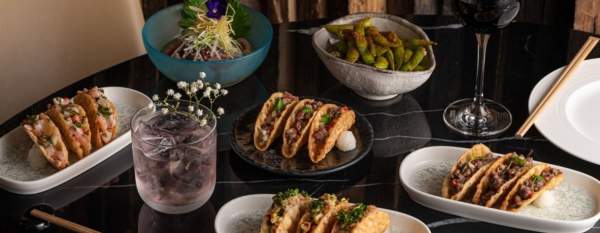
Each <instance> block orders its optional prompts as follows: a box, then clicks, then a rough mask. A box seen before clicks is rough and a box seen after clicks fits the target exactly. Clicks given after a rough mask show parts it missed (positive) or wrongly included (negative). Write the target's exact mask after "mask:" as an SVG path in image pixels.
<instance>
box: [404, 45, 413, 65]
mask: <svg viewBox="0 0 600 233" xmlns="http://www.w3.org/2000/svg"><path fill="white" fill-rule="evenodd" d="M413 53H414V52H413V50H412V49H408V48H405V49H404V61H403V63H406V62H408V61H410V58H411V57H412V55H413Z"/></svg>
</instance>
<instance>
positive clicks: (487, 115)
mask: <svg viewBox="0 0 600 233" xmlns="http://www.w3.org/2000/svg"><path fill="white" fill-rule="evenodd" d="M443 118H444V123H446V126H448V128H450V129H452V130H453V131H455V132H457V133H460V134H462V135H466V136H475V137H489V136H494V135H498V134H500V133H502V132H504V131H506V130H507V129H508V127H510V124H511V123H512V115H511V114H510V111H508V109H507V108H506V107H504V106H503V105H502V104H499V103H497V102H495V101H493V100H490V99H484V101H483V105H482V106H479V107H478V106H476V105H474V104H473V99H461V100H457V101H455V102H453V103H451V104H450V105H449V106H448V107H446V110H444V116H443Z"/></svg>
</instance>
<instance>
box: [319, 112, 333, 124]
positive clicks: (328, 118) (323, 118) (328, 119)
mask: <svg viewBox="0 0 600 233" xmlns="http://www.w3.org/2000/svg"><path fill="white" fill-rule="evenodd" d="M329 122H331V116H329V113H325V114H323V116H321V123H323V124H324V125H327V124H329Z"/></svg>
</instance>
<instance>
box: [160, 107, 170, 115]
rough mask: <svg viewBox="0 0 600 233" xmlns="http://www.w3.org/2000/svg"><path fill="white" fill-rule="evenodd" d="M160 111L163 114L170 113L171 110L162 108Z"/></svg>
mask: <svg viewBox="0 0 600 233" xmlns="http://www.w3.org/2000/svg"><path fill="white" fill-rule="evenodd" d="M160 111H161V112H162V114H167V113H169V109H168V108H161V109H160Z"/></svg>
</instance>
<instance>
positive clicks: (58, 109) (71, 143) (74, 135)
mask: <svg viewBox="0 0 600 233" xmlns="http://www.w3.org/2000/svg"><path fill="white" fill-rule="evenodd" d="M64 108H72V109H75V111H77V115H79V117H80V118H81V120H80V121H81V123H80V124H79V127H75V125H74V124H73V123H70V122H69V121H67V120H66V119H67V118H70V117H69V116H65V115H63V110H64ZM46 114H47V115H48V116H50V118H51V119H52V121H54V123H55V124H56V126H57V127H58V129H59V130H60V133H61V135H62V136H63V139H64V141H65V142H66V144H67V147H68V148H69V150H70V151H71V152H73V153H74V154H75V156H77V158H78V159H81V158H83V157H85V156H86V155H88V154H90V152H91V151H92V143H91V133H90V125H89V123H88V119H87V117H86V114H85V110H84V109H83V107H81V106H80V105H78V104H74V103H67V105H60V104H58V103H55V104H53V105H52V106H50V108H48V111H46Z"/></svg>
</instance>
